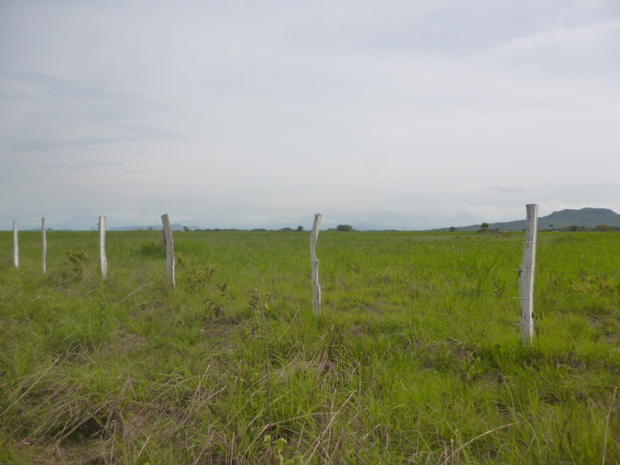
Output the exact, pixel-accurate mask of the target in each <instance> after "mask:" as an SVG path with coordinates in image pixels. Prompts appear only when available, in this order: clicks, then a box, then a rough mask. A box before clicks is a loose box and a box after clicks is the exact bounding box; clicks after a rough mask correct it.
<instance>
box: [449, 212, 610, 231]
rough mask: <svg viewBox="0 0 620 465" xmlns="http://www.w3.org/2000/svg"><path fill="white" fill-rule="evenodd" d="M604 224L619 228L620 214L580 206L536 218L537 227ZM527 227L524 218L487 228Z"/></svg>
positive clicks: (582, 227)
mask: <svg viewBox="0 0 620 465" xmlns="http://www.w3.org/2000/svg"><path fill="white" fill-rule="evenodd" d="M601 225H606V226H609V227H611V228H620V215H619V214H618V213H616V212H614V211H613V210H610V209H609V208H581V209H579V210H574V209H565V210H560V211H556V212H553V213H551V214H550V215H547V216H541V217H539V218H538V229H541V230H542V229H548V230H561V229H571V228H579V229H594V228H596V227H597V226H601ZM526 227H527V221H526V220H525V219H522V220H516V221H506V222H502V223H489V228H488V229H495V230H499V231H523V230H525V228H526ZM478 229H480V225H479V224H475V225H470V226H461V227H457V228H456V230H457V231H476V230H478ZM440 230H441V231H447V230H454V228H442V229H440Z"/></svg>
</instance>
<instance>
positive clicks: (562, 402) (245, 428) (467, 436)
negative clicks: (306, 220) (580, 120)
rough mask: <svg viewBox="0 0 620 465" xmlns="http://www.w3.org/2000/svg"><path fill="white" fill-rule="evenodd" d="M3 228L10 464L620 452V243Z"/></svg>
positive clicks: (1, 325)
mask: <svg viewBox="0 0 620 465" xmlns="http://www.w3.org/2000/svg"><path fill="white" fill-rule="evenodd" d="M20 239H21V249H22V265H21V267H20V269H19V270H15V269H14V268H13V267H12V263H11V256H12V249H11V248H12V243H11V234H10V233H8V232H2V233H0V463H6V464H39V463H54V464H72V463H88V464H142V465H145V464H151V465H154V464H237V465H241V464H263V463H265V464H282V465H283V464H305V463H308V464H358V463H359V464H412V463H413V464H510V465H513V464H560V463H561V464H615V463H618V462H620V439H619V438H620V415H619V414H618V403H619V402H620V393H616V390H617V387H618V385H619V384H620V348H619V345H620V234H618V233H556V232H554V233H547V232H545V233H542V234H540V236H539V248H538V271H539V273H538V275H537V280H536V315H537V321H536V323H537V335H536V339H535V342H534V344H533V345H532V346H530V347H525V346H523V345H522V344H521V343H520V340H519V338H520V336H519V326H518V325H519V319H520V310H519V300H518V297H519V296H518V269H519V266H520V261H521V255H522V248H523V239H524V237H523V233H503V234H492V233H484V234H479V233H412V232H351V233H342V232H331V231H327V232H323V233H321V235H320V237H319V258H320V260H321V282H322V286H323V296H324V302H323V315H321V316H320V317H318V316H315V315H314V314H313V313H312V292H311V285H310V279H309V278H310V260H309V233H307V232H305V233H300V232H241V231H220V232H215V231H212V232H181V233H176V235H175V240H176V245H177V251H178V253H179V265H178V277H177V280H178V287H177V289H175V290H171V289H170V287H169V285H168V284H167V280H166V268H165V254H164V251H163V248H162V246H161V233H160V232H157V231H143V232H110V233H108V261H109V276H108V278H107V279H106V280H105V281H102V280H101V278H100V275H99V265H98V237H97V233H96V232H60V231H51V232H49V234H48V240H49V257H48V269H49V272H48V274H47V275H45V276H44V275H42V274H41V272H40V253H41V249H40V237H39V234H38V233H36V232H24V233H21V234H20Z"/></svg>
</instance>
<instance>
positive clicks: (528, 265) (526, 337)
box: [519, 204, 538, 344]
mask: <svg viewBox="0 0 620 465" xmlns="http://www.w3.org/2000/svg"><path fill="white" fill-rule="evenodd" d="M525 208H526V211H527V232H526V234H525V249H524V252H523V266H522V267H521V270H520V273H519V276H520V290H521V339H522V340H523V342H524V343H527V344H529V343H531V342H532V340H533V339H534V274H535V270H536V236H537V233H538V205H536V204H527V205H526V206H525Z"/></svg>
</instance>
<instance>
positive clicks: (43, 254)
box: [41, 217, 47, 274]
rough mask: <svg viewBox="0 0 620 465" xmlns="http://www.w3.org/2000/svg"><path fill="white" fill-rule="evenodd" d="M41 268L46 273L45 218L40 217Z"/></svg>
mask: <svg viewBox="0 0 620 465" xmlns="http://www.w3.org/2000/svg"><path fill="white" fill-rule="evenodd" d="M41 270H42V271H43V274H45V273H47V220H46V219H45V217H43V218H41Z"/></svg>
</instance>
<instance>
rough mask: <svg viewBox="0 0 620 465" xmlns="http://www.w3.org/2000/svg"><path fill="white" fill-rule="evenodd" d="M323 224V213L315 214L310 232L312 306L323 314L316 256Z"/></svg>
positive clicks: (318, 312)
mask: <svg viewBox="0 0 620 465" xmlns="http://www.w3.org/2000/svg"><path fill="white" fill-rule="evenodd" d="M320 226H321V214H320V213H317V214H316V215H314V223H313V224H312V232H311V233H310V263H311V264H312V272H311V277H312V291H313V296H312V307H313V309H314V313H316V314H317V315H320V314H321V284H320V283H319V259H318V258H317V256H316V242H317V240H318V238H319V228H320Z"/></svg>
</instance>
